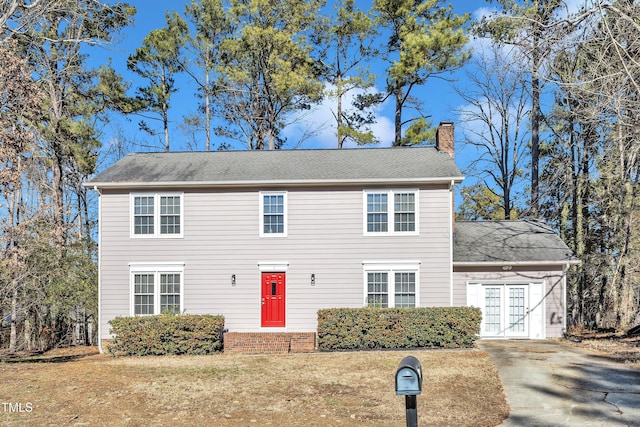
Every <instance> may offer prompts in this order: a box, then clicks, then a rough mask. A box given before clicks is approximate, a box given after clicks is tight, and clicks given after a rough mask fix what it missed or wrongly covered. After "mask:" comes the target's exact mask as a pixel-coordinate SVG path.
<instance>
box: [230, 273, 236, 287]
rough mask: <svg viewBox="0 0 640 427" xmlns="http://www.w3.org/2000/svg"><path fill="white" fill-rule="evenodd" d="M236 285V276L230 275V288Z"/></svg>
mask: <svg viewBox="0 0 640 427" xmlns="http://www.w3.org/2000/svg"><path fill="white" fill-rule="evenodd" d="M235 285H236V275H235V274H232V275H231V286H235Z"/></svg>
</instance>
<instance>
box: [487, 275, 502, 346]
mask: <svg viewBox="0 0 640 427" xmlns="http://www.w3.org/2000/svg"><path fill="white" fill-rule="evenodd" d="M502 288H503V287H502V286H495V287H494V286H484V287H483V290H484V303H483V304H484V313H483V314H484V316H483V323H484V328H483V335H499V334H501V332H502V312H503V307H502Z"/></svg>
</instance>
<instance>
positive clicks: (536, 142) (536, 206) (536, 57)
mask: <svg viewBox="0 0 640 427" xmlns="http://www.w3.org/2000/svg"><path fill="white" fill-rule="evenodd" d="M539 43H540V35H539V34H538V30H536V31H534V34H533V50H532V52H531V53H532V64H531V65H532V70H531V71H532V78H531V216H533V217H534V218H535V217H537V216H538V213H539V210H540V193H539V185H538V177H539V172H538V164H539V161H540V134H539V133H540V116H541V112H540V77H539V69H540V52H539V50H538V49H539Z"/></svg>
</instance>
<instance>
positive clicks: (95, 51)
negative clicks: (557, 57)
mask: <svg viewBox="0 0 640 427" xmlns="http://www.w3.org/2000/svg"><path fill="white" fill-rule="evenodd" d="M131 3H132V4H134V5H135V6H136V8H137V10H138V12H137V14H136V16H135V18H134V20H135V24H134V25H133V26H131V27H128V28H126V29H125V30H124V31H123V32H122V33H121V34H119V35H118V36H117V39H116V43H114V44H113V45H110V46H105V47H99V48H92V51H91V52H90V55H91V56H92V58H93V59H94V60H95V61H96V62H103V61H104V60H106V59H107V58H108V57H111V60H112V65H113V67H114V68H115V69H116V71H118V72H120V73H121V74H122V75H123V76H124V77H125V80H127V81H129V82H130V83H131V84H132V85H133V86H134V87H135V86H136V85H139V84H144V82H140V81H139V80H138V77H137V76H136V75H135V74H133V73H130V72H129V71H128V70H127V68H126V61H127V57H128V56H129V55H130V54H132V53H133V52H134V51H135V49H136V48H137V47H139V46H140V45H141V44H142V39H143V38H144V37H145V36H146V35H147V34H148V33H149V32H150V31H151V30H153V29H156V28H159V27H162V26H164V25H165V12H166V11H167V10H178V11H180V12H182V11H183V9H184V6H183V4H184V2H183V1H175V0H155V1H150V0H138V1H131ZM329 3H330V2H329ZM360 3H361V4H363V5H370V4H371V2H370V1H369V0H365V1H361V2H360ZM451 3H452V4H453V6H454V9H455V12H456V13H465V12H474V9H473V7H478V6H482V7H485V6H486V3H485V2H480V1H463V0H458V1H452V2H451ZM361 7H364V6H361ZM378 68H379V69H378V70H376V67H375V64H373V66H372V69H373V71H374V72H376V74H377V75H378V76H379V78H378V81H377V85H376V86H377V89H378V90H380V91H382V90H383V89H384V69H383V68H381V67H378ZM460 75H461V72H457V73H453V74H445V75H443V77H446V78H448V79H454V80H455V79H458V78H459V76H460ZM178 87H179V91H178V92H177V93H176V94H174V95H173V96H172V107H171V110H170V119H172V121H173V125H172V130H171V146H172V147H171V149H172V151H179V150H186V149H189V147H188V145H187V142H186V137H185V136H184V134H182V133H181V132H180V131H179V130H178V129H177V124H178V123H179V122H181V121H182V117H183V116H184V115H186V114H188V113H190V112H193V111H194V110H195V107H196V105H197V100H196V99H195V98H194V96H193V84H192V82H191V81H189V79H187V78H183V79H179V80H178ZM131 93H132V94H133V91H132V92H131ZM414 93H415V95H416V96H417V97H419V98H421V99H422V100H423V103H424V107H423V112H424V113H425V114H428V115H431V120H432V121H433V123H434V124H437V123H439V122H440V121H454V122H457V118H458V113H457V112H456V110H457V109H458V108H459V107H460V100H459V98H458V97H457V95H456V94H455V91H454V89H453V86H452V83H451V82H447V81H445V80H443V79H435V78H434V79H431V80H430V81H429V82H428V83H427V84H426V85H425V86H423V87H420V88H418V89H416V90H415V92H414ZM332 105H333V102H332V101H331V100H325V102H323V104H322V105H320V106H318V107H316V108H315V109H314V110H312V111H311V112H310V113H308V114H306V116H305V117H304V118H303V119H302V122H301V124H299V125H298V126H293V127H290V128H288V129H287V130H286V131H285V135H286V136H287V139H288V141H289V143H288V144H287V145H286V147H285V148H294V147H296V146H297V148H335V147H336V145H337V143H336V139H335V129H334V127H332V124H333V123H332V117H331V112H330V108H331V106H332ZM377 118H378V122H377V124H375V125H374V126H373V130H374V132H375V134H376V135H377V136H378V138H379V139H380V141H381V142H380V144H378V145H379V146H389V145H391V141H392V139H393V101H392V100H391V99H390V100H389V101H387V103H386V104H384V105H383V106H382V108H380V110H379V111H377ZM138 121H139V118H137V117H131V118H129V120H126V119H124V118H121V117H114V121H113V123H112V124H110V125H108V126H107V127H105V129H104V137H103V144H104V145H106V146H108V145H109V144H111V143H112V142H113V138H114V136H113V135H115V134H117V133H118V131H119V132H121V133H123V134H124V135H126V136H127V137H128V138H129V139H133V140H135V141H136V143H137V144H139V145H140V147H143V148H138V149H137V150H141V149H144V150H151V151H156V150H157V151H159V150H162V149H163V143H162V141H161V136H157V137H156V136H149V135H147V134H145V133H143V132H141V131H139V130H138V127H137V122H138ZM302 127H309V128H313V129H315V130H316V131H317V136H316V137H314V138H312V139H310V140H307V141H305V142H303V143H301V144H300V145H297V144H296V141H297V139H298V135H299V134H301V133H302ZM347 147H349V145H347ZM199 148H200V149H203V148H204V143H202V144H201V146H200V147H199ZM234 148H235V149H243V148H244V147H243V146H241V145H240V144H238V145H237V146H235V147H234Z"/></svg>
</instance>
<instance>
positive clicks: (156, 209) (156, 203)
mask: <svg viewBox="0 0 640 427" xmlns="http://www.w3.org/2000/svg"><path fill="white" fill-rule="evenodd" d="M136 197H153V234H135V216H134V210H135V203H134V201H135V198H136ZM160 197H180V233H175V234H161V233H160ZM129 233H130V236H131V238H133V239H182V238H183V237H184V193H176V192H167V193H165V192H157V193H131V194H130V197H129Z"/></svg>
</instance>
